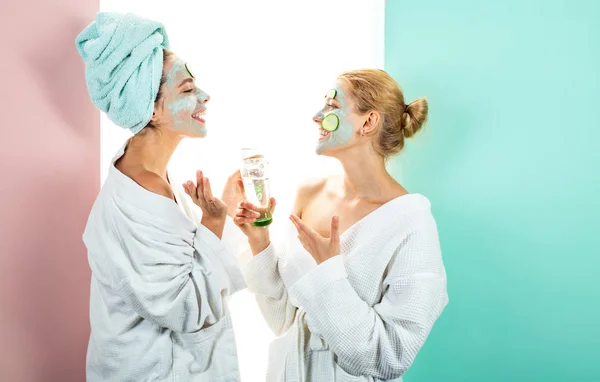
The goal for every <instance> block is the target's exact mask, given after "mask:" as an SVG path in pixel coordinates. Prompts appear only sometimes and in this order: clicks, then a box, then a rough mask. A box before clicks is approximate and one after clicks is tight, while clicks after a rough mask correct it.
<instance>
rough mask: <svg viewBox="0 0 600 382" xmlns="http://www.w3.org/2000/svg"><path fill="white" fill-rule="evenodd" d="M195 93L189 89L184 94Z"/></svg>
mask: <svg viewBox="0 0 600 382" xmlns="http://www.w3.org/2000/svg"><path fill="white" fill-rule="evenodd" d="M193 91H194V89H188V90H186V91H184V93H192V92H193Z"/></svg>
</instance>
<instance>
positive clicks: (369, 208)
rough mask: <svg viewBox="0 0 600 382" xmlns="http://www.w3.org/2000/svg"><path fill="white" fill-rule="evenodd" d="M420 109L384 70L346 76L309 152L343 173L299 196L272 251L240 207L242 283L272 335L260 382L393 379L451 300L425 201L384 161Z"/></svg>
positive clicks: (418, 122)
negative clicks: (247, 252) (244, 253)
mask: <svg viewBox="0 0 600 382" xmlns="http://www.w3.org/2000/svg"><path fill="white" fill-rule="evenodd" d="M427 111H428V105H427V101H426V100H425V99H419V100H417V101H414V102H412V103H409V104H406V103H405V101H404V96H403V94H402V91H401V89H400V87H399V86H398V85H397V83H396V82H395V81H394V80H393V79H392V78H391V77H390V76H389V75H388V74H387V73H385V72H384V71H382V70H359V71H353V72H348V73H344V74H342V75H341V76H340V77H339V78H338V79H337V81H336V83H335V85H334V87H333V88H332V89H331V90H330V91H329V92H328V93H327V96H326V99H325V106H324V107H323V109H322V110H320V111H319V112H318V113H317V114H316V115H315V116H314V118H313V120H314V122H315V123H316V124H317V126H318V127H319V129H320V136H319V140H318V142H317V145H316V152H317V154H319V155H326V156H330V157H333V158H336V159H337V160H339V161H340V162H341V164H342V166H343V169H344V173H343V175H341V176H331V177H328V178H326V179H321V180H317V181H313V182H309V183H307V184H304V185H302V186H301V187H300V188H299V190H298V192H297V196H296V201H295V206H294V208H293V211H292V214H291V215H290V219H291V223H292V224H290V232H289V236H288V237H287V238H286V240H285V244H284V245H281V246H278V247H276V246H275V245H274V244H272V243H271V240H270V236H269V231H268V229H265V228H256V227H254V226H252V225H251V223H252V222H253V221H254V219H255V218H256V216H257V212H256V207H255V206H253V205H251V204H249V203H247V202H243V203H241V204H240V206H239V208H238V210H237V211H236V217H235V219H234V221H235V222H236V224H237V225H238V226H239V227H240V228H241V229H242V231H243V232H244V233H245V234H246V236H247V237H248V241H249V244H250V247H251V249H252V254H253V255H254V257H253V258H252V260H251V261H250V262H249V263H248V264H247V266H245V269H244V273H245V277H246V282H247V284H248V288H249V290H250V291H252V292H253V293H255V295H256V298H257V301H258V304H259V306H260V309H261V311H262V313H263V315H264V317H265V319H266V321H267V323H268V324H269V326H270V327H271V329H272V330H273V331H274V333H275V334H276V335H278V336H280V338H278V339H277V340H276V341H275V342H274V343H273V344H272V345H271V350H270V361H269V370H268V376H267V379H268V380H269V381H384V380H386V381H390V380H392V381H401V380H402V374H403V373H404V372H405V371H406V370H407V369H408V368H409V366H410V365H411V364H412V362H413V360H414V359H415V356H416V355H417V353H418V352H419V350H420V349H421V347H422V346H423V344H424V343H425V340H426V339H427V336H428V335H429V332H430V331H431V328H432V326H433V324H434V323H435V321H436V320H437V319H438V317H439V316H440V314H441V313H442V311H443V309H444V307H445V306H446V304H447V303H448V296H447V293H446V273H445V269H444V265H443V262H442V257H441V250H440V245H439V239H438V232H437V227H436V223H435V220H434V218H433V216H432V214H431V210H430V203H429V201H428V199H427V198H426V197H425V196H423V195H419V194H411V193H409V192H408V191H407V190H406V189H405V188H404V187H403V186H402V185H400V184H399V183H398V182H396V181H395V180H394V178H393V177H392V176H391V175H390V174H389V173H388V172H387V170H386V167H385V162H386V159H387V158H389V157H390V156H392V155H394V154H396V153H398V152H400V150H402V148H403V146H404V143H405V140H406V139H408V138H410V137H412V136H413V135H414V134H415V133H417V132H418V131H419V130H420V129H421V127H422V125H423V123H424V122H425V120H426V117H427ZM273 202H274V201H273ZM273 204H274V203H273Z"/></svg>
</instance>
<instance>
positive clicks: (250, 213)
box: [233, 198, 276, 256]
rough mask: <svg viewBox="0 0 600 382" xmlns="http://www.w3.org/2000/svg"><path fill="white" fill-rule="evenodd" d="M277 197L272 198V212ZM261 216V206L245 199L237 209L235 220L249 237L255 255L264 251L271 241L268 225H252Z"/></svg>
mask: <svg viewBox="0 0 600 382" xmlns="http://www.w3.org/2000/svg"><path fill="white" fill-rule="evenodd" d="M275 205H276V202H275V198H271V200H270V208H269V210H270V211H271V214H273V212H274V211H275ZM259 216H260V212H259V208H258V207H257V206H255V205H254V204H252V203H250V202H248V201H243V202H241V203H240V204H239V205H238V208H237V210H236V211H235V216H234V218H233V222H234V223H235V225H237V226H238V227H240V230H242V232H243V233H244V235H246V236H247V237H248V244H250V249H252V254H254V255H255V256H256V255H258V254H259V253H260V252H262V251H264V250H265V248H267V247H268V246H269V244H270V243H271V241H270V236H269V228H268V227H255V226H253V225H252V223H254V222H255V221H256V219H257V218H258V217H259Z"/></svg>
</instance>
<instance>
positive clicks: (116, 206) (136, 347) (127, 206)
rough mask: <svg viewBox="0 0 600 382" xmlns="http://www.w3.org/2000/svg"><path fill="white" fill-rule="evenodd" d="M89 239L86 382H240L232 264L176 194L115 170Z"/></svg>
mask: <svg viewBox="0 0 600 382" xmlns="http://www.w3.org/2000/svg"><path fill="white" fill-rule="evenodd" d="M122 155H123V149H121V150H120V151H119V153H118V154H117V156H116V157H115V159H113V165H111V167H110V170H109V174H108V178H107V179H106V182H105V184H104V186H103V187H102V190H101V191H100V194H99V195H98V198H97V200H96V202H95V204H94V206H93V208H92V211H91V214H90V217H89V220H88V224H87V227H86V229H85V233H84V235H83V238H84V242H85V244H86V246H87V248H88V259H89V264H90V268H91V270H92V281H91V294H90V323H91V335H90V340H89V345H88V352H87V380H88V381H211V382H212V381H238V380H239V368H238V359H237V353H236V343H235V338H234V334H233V330H232V326H231V320H230V316H229V313H228V310H227V305H226V299H227V296H229V295H231V294H232V293H234V292H236V291H238V290H240V289H242V288H244V287H245V285H244V282H243V277H242V274H241V272H240V270H239V267H238V265H237V261H236V259H235V257H234V256H233V255H232V254H231V253H230V251H229V250H227V248H226V247H225V246H224V245H223V243H222V242H221V241H220V240H219V239H218V238H217V237H216V236H215V235H214V234H213V233H212V232H211V231H209V230H208V229H207V228H206V227H204V226H202V225H200V218H201V216H198V214H197V213H196V212H195V209H194V207H193V206H192V205H191V204H192V202H191V199H189V197H185V196H184V194H183V193H182V192H180V190H179V188H178V187H174V190H175V194H176V200H177V203H175V202H174V201H173V200H170V199H168V198H165V197H163V196H160V195H158V194H154V193H152V192H150V191H147V190H145V189H144V188H142V187H141V186H139V185H138V184H137V183H135V182H134V181H133V180H132V179H130V178H129V177H127V176H125V175H123V174H122V173H121V172H120V171H119V170H117V169H116V168H115V167H114V161H115V160H116V159H117V158H119V157H121V156H122Z"/></svg>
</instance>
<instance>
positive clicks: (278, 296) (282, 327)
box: [243, 243, 297, 336]
mask: <svg viewBox="0 0 600 382" xmlns="http://www.w3.org/2000/svg"><path fill="white" fill-rule="evenodd" d="M278 263H279V257H278V256H277V253H276V249H275V246H274V245H273V244H272V243H271V244H270V245H269V246H268V247H267V248H266V249H265V250H264V251H262V252H261V253H259V254H258V255H256V256H254V258H253V259H252V260H250V261H249V262H248V263H247V264H246V265H245V266H244V267H243V273H244V277H245V279H246V284H247V285H248V290H249V291H250V292H252V293H254V295H255V298H256V301H257V303H258V306H259V308H260V311H261V313H262V315H263V317H264V318H265V321H266V322H267V325H268V326H269V328H271V330H272V331H273V333H275V335H277V336H279V335H281V334H283V333H285V332H286V331H287V330H288V329H289V328H290V326H292V324H293V322H294V318H295V316H296V309H297V308H296V307H295V306H293V305H292V304H291V303H290V302H289V299H288V292H287V289H286V286H285V284H284V282H283V279H282V278H281V275H280V273H279V267H278Z"/></svg>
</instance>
